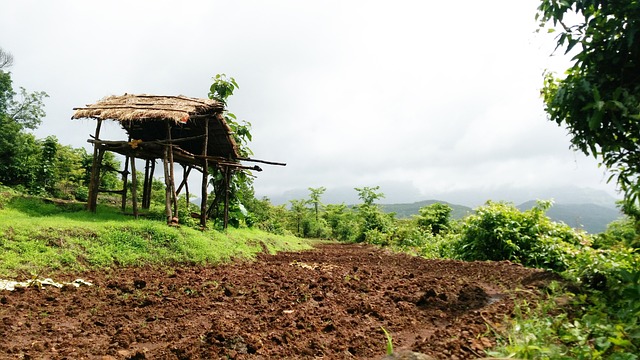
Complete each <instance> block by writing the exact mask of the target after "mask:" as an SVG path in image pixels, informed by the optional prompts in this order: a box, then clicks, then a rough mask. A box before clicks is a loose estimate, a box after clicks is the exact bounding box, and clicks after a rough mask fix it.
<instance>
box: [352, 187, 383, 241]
mask: <svg viewBox="0 0 640 360" xmlns="http://www.w3.org/2000/svg"><path fill="white" fill-rule="evenodd" d="M354 189H355V190H356V191H357V192H358V197H359V198H360V200H361V201H362V204H359V205H357V207H356V210H357V214H358V218H359V219H360V224H361V225H360V231H359V234H358V236H357V238H356V241H358V242H362V241H367V242H369V243H374V244H378V245H387V242H388V237H387V235H386V234H387V233H389V231H390V230H391V225H392V219H393V214H385V213H383V212H382V210H381V209H380V207H379V206H378V205H377V204H376V203H375V201H376V200H378V199H382V198H384V193H382V192H380V191H379V190H380V186H375V187H368V186H365V187H362V188H354Z"/></svg>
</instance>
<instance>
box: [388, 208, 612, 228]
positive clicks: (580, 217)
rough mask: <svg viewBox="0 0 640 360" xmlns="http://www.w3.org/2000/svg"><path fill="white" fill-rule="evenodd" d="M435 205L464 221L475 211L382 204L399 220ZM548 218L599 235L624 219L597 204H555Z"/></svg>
mask: <svg viewBox="0 0 640 360" xmlns="http://www.w3.org/2000/svg"><path fill="white" fill-rule="evenodd" d="M433 203H441V204H447V205H449V206H451V208H452V209H453V211H452V213H451V217H452V218H453V219H462V218H464V217H465V216H467V215H469V214H471V213H473V209H471V208H470V207H467V206H463V205H456V204H451V203H448V202H446V201H439V200H424V201H419V202H415V203H411V204H381V205H380V207H381V208H382V210H383V211H384V212H387V213H390V212H394V213H396V218H398V219H408V218H411V217H412V216H413V215H418V211H419V210H420V208H422V207H424V206H428V205H431V204H433ZM535 204H536V202H535V201H534V200H532V201H527V202H525V203H523V204H521V205H519V206H517V208H518V209H519V210H520V211H524V210H529V209H531V208H532V207H533V206H534V205H535ZM547 216H548V217H549V218H550V219H551V220H553V221H561V222H564V223H565V224H567V225H569V226H571V227H572V228H575V229H583V230H585V231H587V232H588V233H590V234H597V233H601V232H603V231H605V230H606V229H607V225H608V224H609V223H610V222H612V221H614V220H617V219H619V218H620V217H622V214H621V213H620V212H619V211H618V210H617V209H612V208H610V207H607V206H601V205H596V204H554V205H553V206H552V207H551V208H550V209H549V210H548V211H547Z"/></svg>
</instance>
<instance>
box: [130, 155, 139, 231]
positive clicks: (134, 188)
mask: <svg viewBox="0 0 640 360" xmlns="http://www.w3.org/2000/svg"><path fill="white" fill-rule="evenodd" d="M131 206H132V207H133V217H134V218H135V219H137V218H138V175H137V174H136V158H135V157H134V156H131Z"/></svg>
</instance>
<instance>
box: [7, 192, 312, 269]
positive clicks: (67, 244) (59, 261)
mask: <svg viewBox="0 0 640 360" xmlns="http://www.w3.org/2000/svg"><path fill="white" fill-rule="evenodd" d="M308 248H310V245H309V242H307V241H305V240H302V239H299V238H296V237H293V236H277V235H273V234H269V233H265V232H262V231H259V230H254V229H230V230H228V231H227V232H218V231H214V230H208V231H204V232H203V231H200V230H197V229H194V228H190V227H187V226H182V227H179V228H176V227H168V226H167V225H166V224H165V223H164V222H162V221H157V220H148V219H138V220H135V219H133V217H131V216H126V215H122V214H120V213H119V211H118V210H117V209H115V208H111V207H106V206H105V207H99V208H98V212H97V214H91V213H88V212H86V211H84V210H83V209H82V206H80V205H77V204H76V205H67V206H61V205H56V204H52V203H46V202H44V201H42V200H41V199H38V198H31V197H24V196H21V195H19V194H15V193H12V192H11V191H9V190H6V188H5V189H0V277H16V276H24V275H35V274H38V275H43V274H46V273H48V272H52V271H60V270H62V271H65V270H71V271H81V270H84V269H89V268H100V267H108V266H138V265H144V264H154V265H169V264H173V263H189V264H216V263H220V262H225V261H230V260H231V259H235V258H252V257H253V256H255V255H256V254H257V253H259V252H261V251H264V250H268V251H269V252H272V253H273V252H277V251H290V250H302V249H308Z"/></svg>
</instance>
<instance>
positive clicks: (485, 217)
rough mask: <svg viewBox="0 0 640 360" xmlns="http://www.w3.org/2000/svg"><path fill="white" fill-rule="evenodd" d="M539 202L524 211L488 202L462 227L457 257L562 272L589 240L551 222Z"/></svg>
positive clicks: (506, 204)
mask: <svg viewBox="0 0 640 360" xmlns="http://www.w3.org/2000/svg"><path fill="white" fill-rule="evenodd" d="M550 206H551V203H550V202H548V201H539V202H538V204H537V205H536V206H534V207H533V208H532V209H530V210H527V211H523V212H521V211H520V210H518V209H517V208H516V207H515V206H513V204H509V203H504V202H498V203H494V202H487V204H486V205H485V206H482V207H480V208H478V209H476V212H475V214H473V215H470V216H469V217H467V218H466V219H465V221H464V222H463V224H462V231H461V234H460V237H459V238H458V240H457V242H456V244H454V254H455V255H456V256H457V257H459V258H461V259H463V260H494V261H500V260H510V261H514V262H517V263H520V264H523V265H525V266H532V267H540V268H546V269H553V270H557V271H562V270H564V269H566V267H567V256H569V254H571V253H572V252H573V251H576V250H575V249H576V246H580V245H581V244H588V243H589V241H590V240H589V237H588V236H587V235H586V234H582V233H578V232H576V231H575V230H573V229H571V228H570V227H569V226H567V225H565V224H562V223H555V222H552V221H551V220H550V219H549V218H548V217H547V216H545V211H546V210H547V209H548V208H549V207H550Z"/></svg>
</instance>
